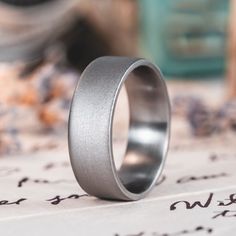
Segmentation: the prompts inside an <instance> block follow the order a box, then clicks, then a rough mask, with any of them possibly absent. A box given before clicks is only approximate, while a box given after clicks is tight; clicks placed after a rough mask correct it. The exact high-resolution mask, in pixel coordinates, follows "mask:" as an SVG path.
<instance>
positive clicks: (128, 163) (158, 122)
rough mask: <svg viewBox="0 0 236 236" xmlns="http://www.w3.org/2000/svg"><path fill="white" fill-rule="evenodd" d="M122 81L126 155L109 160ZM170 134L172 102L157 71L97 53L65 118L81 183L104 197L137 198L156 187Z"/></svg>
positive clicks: (143, 62)
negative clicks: (125, 99)
mask: <svg viewBox="0 0 236 236" xmlns="http://www.w3.org/2000/svg"><path fill="white" fill-rule="evenodd" d="M124 84H125V87H126V90H127V94H128V101H129V110H130V123H129V134H128V144H127V149H126V154H125V157H124V159H123V163H122V166H121V167H120V169H116V167H115V163H114V158H113V145H112V141H113V140H112V137H113V133H112V132H113V129H112V128H113V118H114V111H115V107H116V102H117V99H118V96H119V92H120V90H121V88H122V86H123V85H124ZM169 136H170V103H169V97H168V93H167V89H166V85H165V82H164V80H163V79H162V75H161V73H160V71H159V70H158V69H157V68H156V67H155V66H154V65H153V64H152V63H150V62H148V61H146V60H144V59H137V58H126V57H101V58H98V59H96V60H95V61H93V62H92V63H91V64H90V65H88V67H87V68H86V69H85V71H84V72H83V74H82V76H81V80H80V81H79V83H78V86H77V88H76V91H75V93H74V97H73V101H72V105H71V111H70V118H69V136H68V139H69V140H68V141H69V152H70V158H71V164H72V168H73V171H74V174H75V176H76V179H77V181H78V182H79V184H80V186H81V187H82V188H83V189H84V190H85V191H86V192H87V193H89V194H91V195H94V196H97V197H99V198H103V199H113V200H138V199H141V198H143V197H144V196H145V195H146V194H147V193H148V192H149V191H150V190H151V189H152V187H153V186H154V185H155V183H156V181H157V178H158V177H159V176H160V174H161V171H162V169H163V166H164V162H165V157H166V154H167V150H168V144H169Z"/></svg>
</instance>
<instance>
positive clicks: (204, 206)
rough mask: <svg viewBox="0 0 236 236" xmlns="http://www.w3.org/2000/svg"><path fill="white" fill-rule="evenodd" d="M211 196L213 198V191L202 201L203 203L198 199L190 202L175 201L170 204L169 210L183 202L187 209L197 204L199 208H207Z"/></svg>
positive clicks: (174, 208)
mask: <svg viewBox="0 0 236 236" xmlns="http://www.w3.org/2000/svg"><path fill="white" fill-rule="evenodd" d="M212 198H213V193H210V194H209V197H208V198H207V200H206V202H204V203H202V202H200V201H195V202H193V203H190V202H188V201H177V202H174V203H172V204H171V206H170V210H171V211H174V210H176V206H177V205H179V204H181V203H184V204H185V207H186V209H187V210H189V209H193V208H195V207H196V206H198V207H200V208H207V207H208V206H209V205H210V204H211V201H212Z"/></svg>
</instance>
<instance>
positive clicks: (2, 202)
mask: <svg viewBox="0 0 236 236" xmlns="http://www.w3.org/2000/svg"><path fill="white" fill-rule="evenodd" d="M26 200H27V199H26V198H21V199H19V200H17V201H14V202H10V201H8V200H0V206H4V205H20V204H21V202H23V201H26Z"/></svg>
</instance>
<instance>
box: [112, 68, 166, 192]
mask: <svg viewBox="0 0 236 236" xmlns="http://www.w3.org/2000/svg"><path fill="white" fill-rule="evenodd" d="M156 76H157V75H156V73H154V71H153V70H152V69H151V68H149V67H146V66H140V67H138V68H136V69H134V71H132V72H131V73H130V74H129V75H128V78H127V79H126V81H125V85H124V86H125V88H126V91H127V94H128V105H129V112H130V116H129V122H128V123H129V131H128V137H127V139H128V140H127V142H125V143H127V145H126V151H125V157H124V159H123V163H122V165H121V167H120V168H119V170H118V175H119V178H120V180H121V182H122V183H123V185H124V186H125V187H126V188H127V189H128V190H129V191H130V192H132V193H135V194H139V193H141V192H144V191H146V190H147V189H148V188H149V187H150V185H151V184H152V183H153V179H155V176H156V175H157V173H158V169H159V168H160V166H161V164H162V161H163V160H162V158H163V156H164V155H163V152H164V149H165V148H166V142H167V136H168V131H167V128H168V124H167V122H168V120H169V118H168V110H167V109H168V104H167V103H168V100H165V99H164V98H165V94H163V93H165V92H166V91H165V89H164V88H163V83H162V81H161V80H158V79H157V78H156ZM119 113H122V111H121V110H116V112H115V116H119ZM113 127H114V126H113ZM113 130H114V128H113ZM113 136H115V134H113ZM113 147H114V141H113Z"/></svg>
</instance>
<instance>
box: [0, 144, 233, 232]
mask: <svg viewBox="0 0 236 236" xmlns="http://www.w3.org/2000/svg"><path fill="white" fill-rule="evenodd" d="M224 149H225V148H223V147H222V149H221V150H220V149H219V150H214V151H212V149H211V151H206V150H205V151H200V150H195V151H194V152H193V151H191V147H189V149H185V150H184V151H183V150H181V151H178V150H175V151H171V152H170V153H169V155H168V160H167V163H166V167H165V170H164V173H163V175H162V177H161V179H160V180H159V182H160V183H158V184H157V186H156V187H155V188H154V190H153V191H152V192H151V193H150V195H149V196H148V197H147V198H145V199H143V200H141V201H138V202H112V201H104V200H99V199H96V198H94V197H91V196H87V195H86V194H85V193H84V192H83V191H82V189H81V188H80V187H79V186H78V184H77V182H76V181H75V178H74V176H73V173H72V170H71V167H70V163H69V157H68V154H67V151H66V150H65V151H58V152H55V151H54V152H47V153H38V154H33V155H32V154H31V155H25V156H16V157H11V158H9V157H7V158H3V159H0V187H1V188H0V235H4V236H7V235H24V236H25V235H86V236H87V235H88V236H89V235H102V236H106V235H112V236H160V235H162V236H177V235H235V232H236V223H235V221H236V171H235V169H236V150H235V152H234V150H233V149H232V148H231V149H225V150H224ZM222 150H224V151H222ZM183 201H185V202H183Z"/></svg>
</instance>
